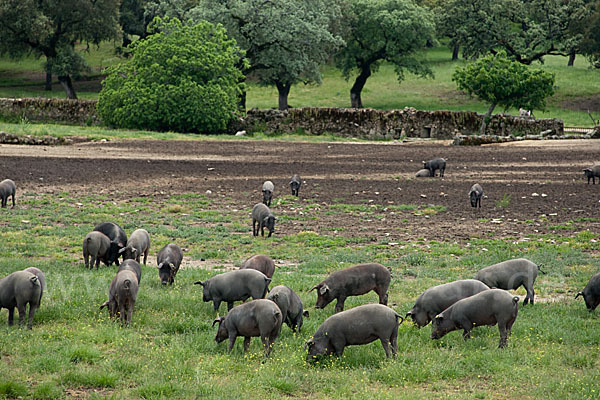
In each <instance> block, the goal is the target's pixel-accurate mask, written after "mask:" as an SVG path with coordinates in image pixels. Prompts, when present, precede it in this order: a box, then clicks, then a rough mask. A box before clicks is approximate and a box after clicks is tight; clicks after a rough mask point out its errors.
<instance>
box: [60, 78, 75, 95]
mask: <svg viewBox="0 0 600 400" xmlns="http://www.w3.org/2000/svg"><path fill="white" fill-rule="evenodd" d="M58 81H59V82H60V84H61V85H62V87H63V88H64V89H65V92H67V99H76V98H77V94H75V88H74V87H73V82H72V81H71V76H70V75H62V76H59V77H58Z"/></svg>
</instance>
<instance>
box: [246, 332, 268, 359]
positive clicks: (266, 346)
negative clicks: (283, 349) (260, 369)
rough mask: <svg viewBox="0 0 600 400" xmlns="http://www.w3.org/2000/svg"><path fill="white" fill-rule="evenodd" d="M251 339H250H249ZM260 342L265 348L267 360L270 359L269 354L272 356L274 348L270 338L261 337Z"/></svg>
mask: <svg viewBox="0 0 600 400" xmlns="http://www.w3.org/2000/svg"><path fill="white" fill-rule="evenodd" d="M248 339H250V338H248ZM260 340H261V342H262V344H263V347H264V348H265V358H266V357H269V354H271V348H272V343H271V341H270V340H269V337H268V336H261V337H260ZM248 342H250V340H248Z"/></svg>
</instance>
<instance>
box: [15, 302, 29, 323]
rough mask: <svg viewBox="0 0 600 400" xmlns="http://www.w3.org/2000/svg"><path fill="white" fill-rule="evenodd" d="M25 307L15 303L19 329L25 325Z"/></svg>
mask: <svg viewBox="0 0 600 400" xmlns="http://www.w3.org/2000/svg"><path fill="white" fill-rule="evenodd" d="M26 307H27V303H24V304H19V303H17V310H18V311H19V327H21V326H23V325H24V324H25V313H26V312H27V310H26Z"/></svg>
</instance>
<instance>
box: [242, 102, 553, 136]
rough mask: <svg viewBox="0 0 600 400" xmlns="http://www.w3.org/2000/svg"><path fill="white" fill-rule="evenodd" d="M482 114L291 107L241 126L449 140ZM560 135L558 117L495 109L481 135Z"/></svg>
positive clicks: (255, 115)
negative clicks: (521, 114)
mask: <svg viewBox="0 0 600 400" xmlns="http://www.w3.org/2000/svg"><path fill="white" fill-rule="evenodd" d="M482 119H483V115H482V114H477V113H475V112H469V111H420V110H416V109H414V108H405V109H403V110H392V111H380V110H373V109H367V108H364V109H352V108H292V109H289V110H287V111H278V110H257V109H252V110H250V111H248V113H247V115H246V117H245V118H244V119H243V120H242V124H241V125H242V126H243V128H244V129H246V130H248V131H250V132H252V131H264V132H288V133H291V132H297V131H300V130H301V131H304V132H306V133H310V134H315V135H319V134H322V133H325V132H329V133H333V134H336V135H340V136H348V137H360V138H365V139H385V138H387V139H398V138H401V137H417V138H419V137H420V138H437V139H452V138H453V137H455V136H457V135H474V134H478V133H479V128H480V126H481V121H482ZM542 132H544V134H545V135H562V134H563V122H562V121H561V120H557V119H537V120H536V119H530V118H522V117H515V116H511V115H504V114H498V115H495V116H493V117H492V119H491V121H490V123H489V124H488V128H487V130H486V133H487V134H493V135H498V136H508V135H517V136H526V135H539V134H540V133H542Z"/></svg>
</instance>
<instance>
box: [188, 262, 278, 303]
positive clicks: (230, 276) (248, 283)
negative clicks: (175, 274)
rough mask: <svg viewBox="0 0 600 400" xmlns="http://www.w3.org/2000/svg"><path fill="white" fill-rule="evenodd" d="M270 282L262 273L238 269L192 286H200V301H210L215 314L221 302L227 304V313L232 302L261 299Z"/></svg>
mask: <svg viewBox="0 0 600 400" xmlns="http://www.w3.org/2000/svg"><path fill="white" fill-rule="evenodd" d="M270 282H271V278H267V277H266V276H265V274H263V273H262V272H259V271H257V270H254V269H238V270H236V271H230V272H225V273H224V274H220V275H216V276H213V277H212V278H210V279H207V280H205V281H204V282H200V281H198V282H195V283H194V284H195V285H202V300H203V301H204V302H209V301H212V302H213V307H214V310H215V312H216V311H218V310H219V306H220V305H221V302H222V301H224V302H226V303H227V311H229V310H231V309H232V308H233V302H234V301H246V299H248V298H249V297H252V298H253V299H263V298H264V297H265V295H266V294H267V290H268V289H269V283H270Z"/></svg>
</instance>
